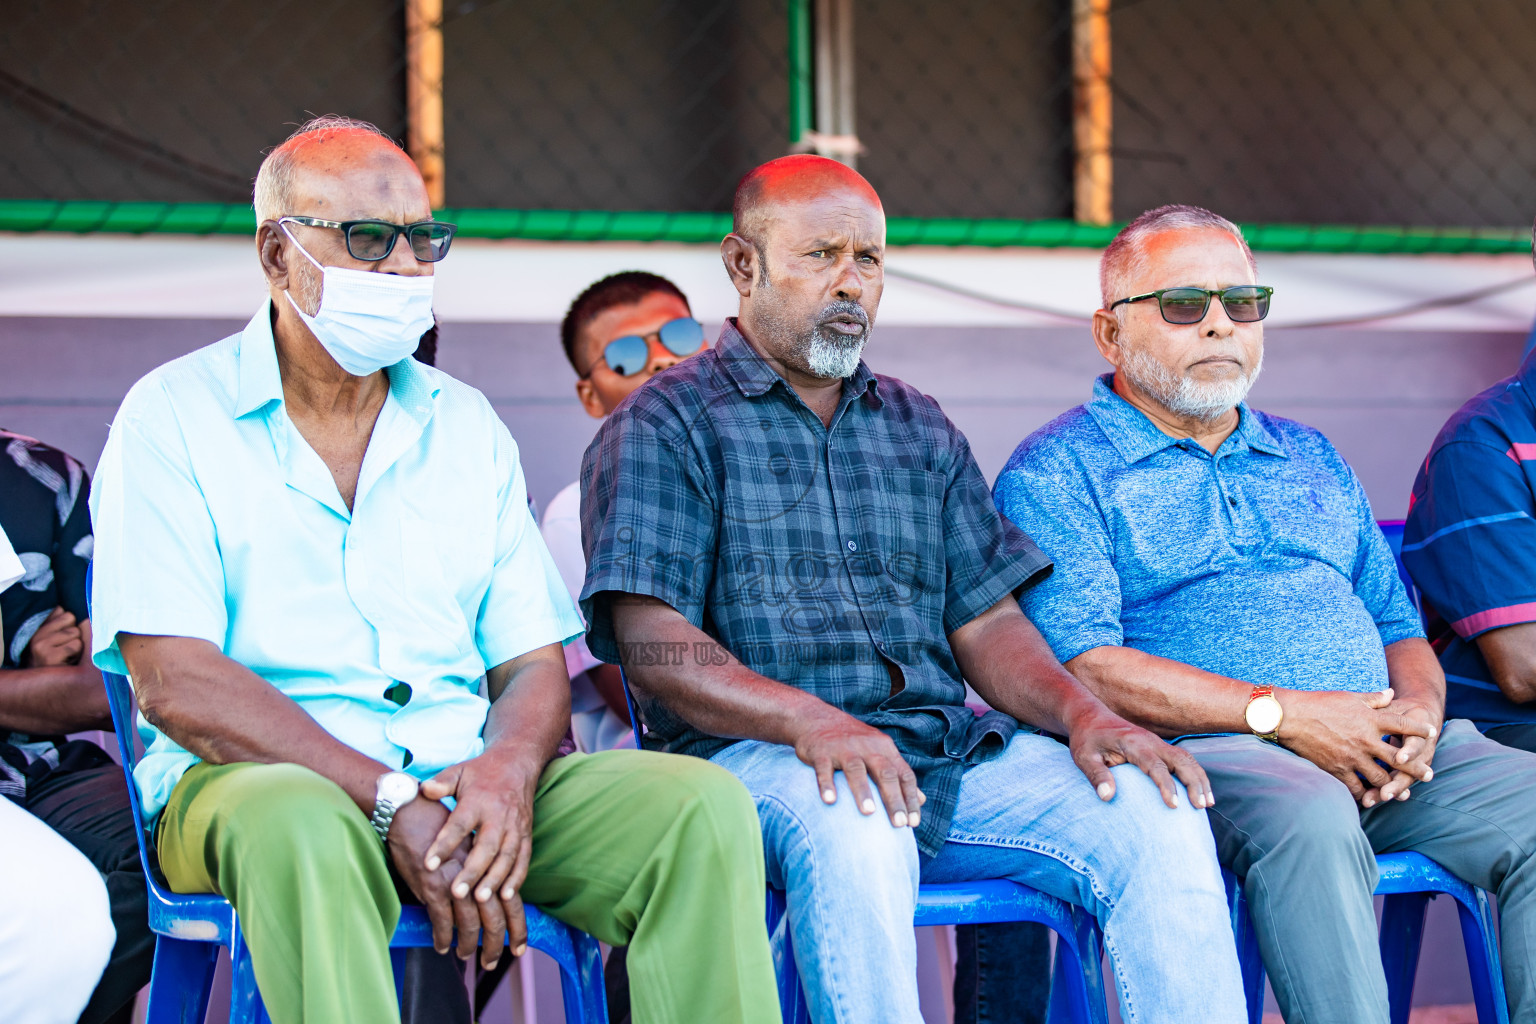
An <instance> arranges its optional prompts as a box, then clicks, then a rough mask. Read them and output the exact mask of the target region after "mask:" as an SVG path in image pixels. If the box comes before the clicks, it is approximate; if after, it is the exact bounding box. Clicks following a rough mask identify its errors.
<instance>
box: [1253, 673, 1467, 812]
mask: <svg viewBox="0 0 1536 1024" xmlns="http://www.w3.org/2000/svg"><path fill="white" fill-rule="evenodd" d="M1282 706H1283V707H1284V708H1285V718H1284V720H1283V721H1282V722H1281V725H1280V736H1279V739H1280V743H1281V744H1282V745H1283V746H1285V747H1288V748H1289V749H1290V750H1292V751H1294V752H1295V753H1297V754H1300V755H1301V756H1302V757H1304V758H1306V759H1307V760H1308V761H1311V762H1312V763H1313V764H1315V765H1317V766H1318V767H1319V768H1321V769H1323V770H1324V771H1325V772H1327V773H1328V774H1330V775H1332V776H1333V777H1334V778H1336V779H1338V780H1339V781H1340V782H1342V783H1344V785H1345V786H1347V787H1348V788H1349V791H1350V793H1351V794H1352V795H1353V796H1354V798H1355V800H1356V802H1358V803H1359V804H1360V806H1362V807H1374V806H1376V805H1377V804H1378V803H1382V802H1385V801H1387V800H1406V799H1408V794H1409V787H1410V786H1411V785H1412V784H1413V783H1414V782H1416V781H1417V782H1428V781H1429V780H1430V779H1432V778H1434V774H1435V773H1434V770H1433V769H1432V768H1431V767H1430V761H1431V760H1433V758H1434V755H1435V741H1436V740H1438V739H1439V736H1440V726H1441V715H1440V713H1439V712H1438V711H1436V710H1435V709H1434V708H1432V707H1430V706H1429V705H1427V704H1424V703H1422V702H1420V701H1410V700H1397V699H1394V694H1393V691H1392V690H1391V689H1387V690H1383V691H1381V692H1379V693H1345V692H1338V691H1322V692H1307V691H1299V690H1297V691H1290V692H1288V693H1286V695H1285V697H1284V699H1283V701H1282ZM1383 737H1386V738H1385V739H1383Z"/></svg>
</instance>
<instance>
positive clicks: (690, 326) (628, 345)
mask: <svg viewBox="0 0 1536 1024" xmlns="http://www.w3.org/2000/svg"><path fill="white" fill-rule="evenodd" d="M652 338H659V339H660V340H661V344H662V345H663V346H664V347H665V348H666V350H667V351H668V352H671V353H672V354H673V355H675V356H691V355H693V354H694V353H695V352H697V351H698V350H699V346H701V345H703V344H704V325H703V324H701V323H699V322H698V321H697V320H695V319H693V318H692V317H689V316H682V317H678V318H677V319H676V320H668V321H667V322H666V323H664V324H662V325H661V326H660V327H658V328H657V329H656V330H654V331H652V332H651V333H650V334H626V335H623V336H622V337H618V338H614V339H613V340H612V341H610V342H609V343H608V344H606V345H604V346H603V362H605V363H607V364H608V369H610V370H612V371H613V372H614V373H616V374H618V375H619V376H620V377H633V376H634V375H635V374H637V373H639V372H640V371H641V370H643V369H645V366H646V364H647V363H649V362H650V361H651V339H652ZM591 375H592V371H591V370H590V369H589V370H588V371H587V376H589V377H590V376H591Z"/></svg>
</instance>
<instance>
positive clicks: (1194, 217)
mask: <svg viewBox="0 0 1536 1024" xmlns="http://www.w3.org/2000/svg"><path fill="white" fill-rule="evenodd" d="M1188 228H1215V229H1216V230H1218V231H1225V232H1226V233H1227V234H1229V235H1231V236H1232V237H1233V238H1235V239H1237V244H1238V245H1240V246H1242V247H1243V255H1244V256H1246V257H1247V258H1248V266H1249V268H1250V269H1251V270H1252V271H1253V272H1254V274H1255V275H1257V274H1258V272H1259V265H1258V262H1257V261H1256V260H1254V258H1253V250H1252V249H1250V248H1248V240H1247V239H1246V238H1244V237H1243V232H1242V229H1241V228H1239V227H1238V226H1237V225H1236V224H1234V223H1232V222H1231V221H1229V220H1227V218H1225V217H1223V216H1221V215H1220V214H1216V213H1212V212H1211V211H1210V210H1206V209H1202V208H1201V207H1198V206H1184V205H1171V206H1159V207H1157V208H1156V209H1155V210H1148V211H1147V212H1146V213H1143V214H1142V215H1141V216H1139V217H1137V218H1136V219H1135V220H1133V221H1131V222H1130V223H1129V224H1127V225H1126V226H1125V227H1123V228H1121V229H1120V233H1119V234H1118V235H1116V236H1115V238H1114V241H1112V242H1110V243H1109V247H1108V248H1106V249H1105V250H1104V255H1103V256H1101V257H1099V295H1100V298H1102V299H1103V302H1104V307H1103V308H1105V309H1108V308H1109V306H1110V303H1112V302H1114V301H1115V300H1117V299H1123V298H1126V297H1127V296H1128V295H1129V294H1130V292H1129V291H1128V289H1129V288H1130V287H1131V281H1132V280H1134V279H1135V277H1136V275H1137V274H1140V273H1141V272H1142V271H1143V270H1145V269H1146V268H1147V253H1146V241H1147V239H1148V238H1151V237H1152V236H1153V235H1155V234H1159V233H1160V232H1163V231H1179V230H1184V229H1188Z"/></svg>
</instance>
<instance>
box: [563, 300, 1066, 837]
mask: <svg viewBox="0 0 1536 1024" xmlns="http://www.w3.org/2000/svg"><path fill="white" fill-rule="evenodd" d="M581 479H582V506H581V507H582V512H581V518H582V539H583V544H584V546H585V548H586V555H587V579H586V586H585V587H584V588H583V590H582V610H583V611H584V612H585V614H586V616H587V622H588V624H589V632H588V637H587V640H588V644H589V645H590V647H591V649H592V651H593V653H594V654H596V655H597V656H598V657H599V658H602V659H603V660H604V661H607V662H611V663H618V662H620V661H621V657H620V654H621V651H620V645H619V644H618V643H617V641H616V638H615V636H614V632H613V621H612V617H611V614H610V598H611V596H612V593H613V592H622V593H629V594H642V595H648V596H651V597H655V598H659V599H661V600H663V601H665V602H666V603H667V604H669V605H671V606H672V607H673V608H675V609H677V611H679V612H680V613H682V615H683V616H684V617H685V618H686V619H687V620H688V621H689V622H691V623H693V624H694V625H695V626H697V627H699V628H700V629H702V630H703V631H704V632H705V633H707V634H708V635H709V636H710V637H712V638H713V639H714V640H715V641H717V642H718V644H719V646H720V647H723V648H724V649H725V650H728V651H730V653H731V654H732V655H734V656H735V657H736V658H737V659H739V660H740V661H741V662H742V663H743V664H744V665H746V666H747V667H748V668H750V669H752V670H753V671H755V672H758V673H761V674H762V675H764V676H767V677H768V678H771V679H775V680H777V681H779V682H781V683H785V684H787V685H790V686H794V687H797V688H799V689H801V690H805V691H807V692H809V693H812V694H814V695H815V696H817V697H819V698H820V699H822V700H824V701H826V702H827V703H829V704H831V705H833V706H835V707H838V708H840V709H842V710H843V711H845V712H847V713H848V714H850V715H852V716H854V717H855V718H858V719H859V720H860V721H863V722H865V723H868V724H869V725H872V726H874V727H876V728H878V729H880V730H882V731H884V732H885V733H886V734H887V735H889V736H890V737H891V738H892V739H893V740H894V741H895V743H896V746H897V749H899V750H900V751H901V753H902V756H903V757H905V758H906V760H907V763H908V764H910V765H911V766H912V769H913V771H914V772H915V773H916V774H917V778H918V784H919V785H920V786H921V787H922V789H923V792H924V793H925V794H926V795H927V797H928V803H927V805H926V806H925V807H924V808H923V816H922V825H921V827H920V828H919V830H918V834H917V840H918V844H919V848H920V849H921V850H922V851H923V852H924V853H925V854H927V855H930V856H931V855H933V854H935V853H937V852H938V850H939V848H940V847H941V846H942V845H943V843H944V837H945V834H946V833H947V832H948V829H949V820H950V817H951V815H952V814H953V813H954V807H955V802H956V799H957V798H958V795H959V789H960V780H961V777H962V775H963V773H964V771H965V769H966V768H967V767H969V766H970V765H974V764H978V763H980V762H981V761H984V760H986V759H987V758H989V757H991V756H993V755H994V754H996V753H997V752H999V751H1000V750H1001V749H1002V748H1003V746H1004V745H1005V744H1006V743H1007V741H1008V740H1009V738H1010V737H1011V736H1012V735H1013V734H1014V732H1015V731H1017V729H1018V728H1019V726H1018V723H1017V722H1015V721H1014V720H1013V719H1012V718H1010V717H1008V716H1007V715H1004V714H1002V713H1000V712H997V711H990V712H988V713H986V714H984V715H981V716H977V715H975V714H974V713H973V712H972V711H971V710H970V709H969V708H967V707H966V705H965V686H964V683H963V682H962V680H961V676H960V668H959V666H958V665H957V664H956V662H955V657H954V653H953V652H952V651H951V650H950V646H949V642H948V640H947V635H948V634H949V633H952V632H954V631H955V630H957V629H959V628H960V627H961V626H963V625H965V624H966V623H967V622H969V621H971V620H972V619H974V618H975V617H976V616H977V615H979V614H981V613H982V612H984V611H986V610H987V609H988V608H990V607H991V606H992V605H994V604H995V603H997V602H998V601H999V600H1001V599H1003V598H1004V597H1007V596H1008V595H1010V594H1017V593H1018V592H1020V591H1021V590H1022V589H1023V588H1024V587H1025V586H1026V585H1028V584H1029V583H1031V582H1033V581H1035V580H1037V579H1040V578H1042V577H1043V576H1044V575H1045V574H1046V573H1048V572H1049V570H1050V567H1051V562H1050V560H1049V559H1048V558H1046V557H1045V555H1044V554H1042V553H1041V552H1040V550H1039V548H1037V547H1036V546H1035V544H1034V542H1033V541H1031V540H1030V538H1029V537H1028V536H1026V535H1025V534H1024V533H1023V532H1021V531H1020V530H1019V529H1017V528H1016V527H1014V526H1013V525H1012V524H1011V523H1009V522H1008V521H1007V520H1006V519H1004V518H1003V517H1002V516H1000V515H999V514H998V513H997V510H996V508H995V506H994V505H993V503H992V499H991V495H990V492H989V490H988V487H987V483H986V480H985V479H984V478H983V477H982V474H981V470H980V468H979V467H978V466H977V465H976V460H975V458H974V457H973V456H972V455H971V450H970V445H969V444H968V443H967V441H966V439H965V436H964V435H963V434H961V433H960V431H959V430H957V429H956V428H955V426H954V424H952V423H951V422H950V421H949V420H948V418H946V417H945V415H944V413H943V412H942V411H941V410H940V409H939V406H938V404H937V403H936V402H934V400H933V399H931V398H929V397H927V396H926V395H923V394H922V393H920V392H919V391H917V390H916V389H915V388H912V387H910V386H908V385H906V384H904V383H902V382H901V381H899V380H896V379H894V378H891V377H884V376H880V375H878V374H875V373H872V372H870V370H869V368H868V367H867V366H866V365H865V364H864V363H862V362H860V363H859V366H858V369H857V371H856V372H855V373H854V374H853V376H852V377H850V378H849V379H848V380H846V381H845V382H844V384H843V392H842V397H841V400H840V401H839V403H838V406H837V411H836V413H835V414H834V415H833V417H832V424H831V426H830V427H825V426H823V424H822V422H821V420H820V418H819V417H817V415H816V414H815V413H813V412H812V411H811V410H810V409H809V408H808V407H807V406H806V405H805V404H804V403H803V402H801V400H800V398H799V396H798V395H796V394H795V392H794V390H793V389H792V388H791V387H790V386H789V385H788V384H787V383H785V382H784V380H783V378H781V377H780V376H779V375H778V374H777V373H776V372H775V371H774V370H773V368H772V367H771V366H769V364H768V363H767V362H766V361H764V360H763V358H762V357H761V356H759V355H758V354H757V352H756V351H755V350H754V349H753V348H752V346H751V345H750V344H749V343H748V342H747V340H746V339H745V338H743V337H742V335H741V333H740V332H739V331H738V330H737V327H736V323H735V321H734V320H728V321H727V322H726V325H725V329H724V331H723V332H722V333H721V336H720V340H719V342H718V343H717V344H716V346H715V347H714V348H712V349H710V350H709V351H706V352H704V353H701V354H700V355H698V356H695V357H694V358H692V359H689V360H686V361H684V362H682V363H679V364H678V365H677V366H674V367H672V368H671V369H668V370H666V371H664V372H662V373H661V374H658V375H657V376H656V377H655V378H654V379H653V380H651V381H650V382H649V383H647V384H646V385H645V386H644V387H642V388H639V389H638V390H636V391H635V393H634V394H633V395H632V396H631V397H630V398H628V399H627V400H626V401H625V402H624V403H623V404H622V405H620V406H619V408H618V409H616V410H615V411H614V413H613V415H611V416H610V417H609V418H608V420H607V422H606V423H604V424H603V427H602V429H601V430H599V431H598V434H597V437H596V438H595V439H594V440H593V441H592V444H591V446H590V447H589V448H588V449H587V453H586V456H585V458H584V459H583V461H582V472H581ZM675 646H676V645H668V644H659V643H649V644H647V643H633V644H630V645H628V649H626V650H624V651H623V652H622V654H623V658H622V660H623V661H624V662H625V663H627V664H629V665H631V666H633V665H635V664H640V663H648V664H681V663H682V660H683V659H685V658H694V659H696V660H699V661H703V662H705V663H708V661H709V660H711V659H713V660H714V661H715V662H716V663H719V662H720V659H721V658H722V657H723V653H722V652H720V651H718V649H717V648H716V647H715V645H714V644H699V645H697V646H696V647H695V649H693V650H681V649H673V648H674V647H675ZM641 710H642V715H643V717H644V719H645V723H646V725H647V726H648V728H649V733H648V735H647V737H646V745H647V746H648V747H651V748H653V749H661V750H667V751H672V752H676V753H683V754H692V755H696V756H699V757H709V756H711V755H713V754H715V753H717V752H718V751H720V750H721V749H723V748H725V747H727V746H729V745H730V744H731V743H733V742H735V741H733V740H730V739H726V738H722V737H718V736H709V735H706V734H704V733H702V732H700V731H698V730H697V729H694V728H692V727H691V726H689V725H688V724H687V723H686V722H685V721H684V720H683V719H682V717H681V716H679V715H677V714H676V713H675V712H673V711H671V710H670V709H669V708H667V707H666V706H665V704H663V703H661V702H659V701H654V700H652V701H647V702H645V703H643V704H642V708H641Z"/></svg>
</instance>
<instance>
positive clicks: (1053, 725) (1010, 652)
mask: <svg viewBox="0 0 1536 1024" xmlns="http://www.w3.org/2000/svg"><path fill="white" fill-rule="evenodd" d="M1008 605H1009V606H1011V607H1008V606H1001V607H998V606H994V608H993V609H991V610H989V611H987V612H985V613H983V614H982V615H981V616H979V617H978V618H977V619H974V620H972V621H971V622H969V623H967V624H966V625H965V626H962V627H961V628H960V629H958V630H956V631H955V632H954V633H952V634H951V635H950V648H951V649H952V650H953V651H954V652H955V658H956V660H957V661H958V662H959V664H960V670H961V672H962V673H963V674H964V675H965V678H966V680H967V681H968V682H970V684H971V686H972V687H973V688H974V689H975V690H976V692H977V694H979V695H980V696H981V699H982V700H984V701H986V702H987V703H988V704H990V705H991V706H992V707H994V708H996V709H997V710H999V711H1002V712H1005V713H1006V714H1009V715H1012V716H1013V717H1014V718H1017V719H1018V720H1019V721H1021V722H1025V723H1027V724H1029V725H1033V726H1037V727H1039V728H1042V729H1045V730H1047V731H1049V732H1054V733H1058V734H1060V735H1064V736H1065V735H1069V734H1070V733H1071V731H1072V727H1073V723H1074V722H1075V721H1076V720H1077V719H1078V718H1080V717H1081V716H1082V714H1083V713H1085V712H1089V711H1094V710H1099V709H1101V708H1102V705H1101V703H1100V701H1099V699H1098V698H1097V697H1095V696H1094V695H1093V694H1092V693H1091V692H1089V691H1088V690H1087V689H1086V688H1085V687H1084V686H1083V685H1082V684H1081V683H1079V682H1078V681H1077V680H1076V679H1074V678H1073V677H1072V675H1071V673H1069V672H1068V671H1067V670H1066V669H1065V668H1063V667H1062V665H1061V663H1060V662H1058V661H1057V660H1056V656H1055V655H1054V654H1052V653H1051V648H1050V645H1049V644H1047V643H1046V642H1045V638H1044V637H1042V636H1041V635H1040V631H1039V630H1037V629H1036V628H1035V627H1034V625H1033V624H1032V623H1031V622H1030V621H1029V619H1027V618H1026V617H1025V616H1024V614H1023V613H1022V612H1020V611H1019V610H1018V605H1017V604H1014V602H1013V600H1012V598H1009V599H1008Z"/></svg>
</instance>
